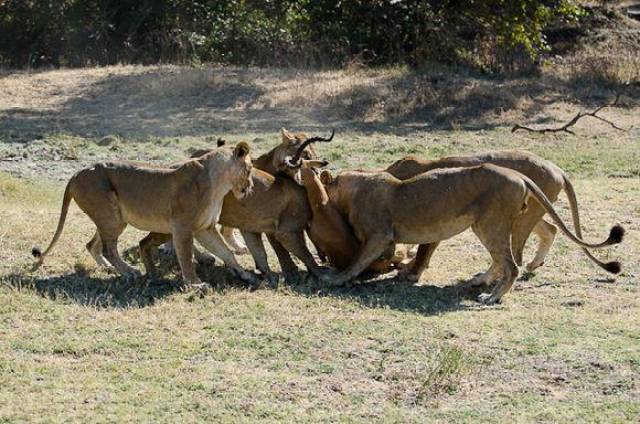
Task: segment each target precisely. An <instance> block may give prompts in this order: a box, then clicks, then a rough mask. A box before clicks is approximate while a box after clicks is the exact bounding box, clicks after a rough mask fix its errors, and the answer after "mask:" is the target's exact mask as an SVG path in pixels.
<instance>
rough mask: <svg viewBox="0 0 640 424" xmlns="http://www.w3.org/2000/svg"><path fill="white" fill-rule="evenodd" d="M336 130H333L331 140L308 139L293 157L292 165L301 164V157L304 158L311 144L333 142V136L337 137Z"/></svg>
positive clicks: (320, 138)
mask: <svg viewBox="0 0 640 424" xmlns="http://www.w3.org/2000/svg"><path fill="white" fill-rule="evenodd" d="M335 133H336V130H335V128H334V129H333V130H331V135H330V136H329V138H323V137H311V138H307V139H306V140H305V141H304V142H303V143H302V144H301V145H300V147H298V151H297V152H296V154H295V155H294V156H293V158H291V163H292V164H293V165H299V164H300V157H301V156H302V152H303V151H304V149H305V148H306V147H307V146H308V145H310V144H311V143H315V142H316V141H323V142H327V143H328V142H329V141H331V140H333V136H334V135H335Z"/></svg>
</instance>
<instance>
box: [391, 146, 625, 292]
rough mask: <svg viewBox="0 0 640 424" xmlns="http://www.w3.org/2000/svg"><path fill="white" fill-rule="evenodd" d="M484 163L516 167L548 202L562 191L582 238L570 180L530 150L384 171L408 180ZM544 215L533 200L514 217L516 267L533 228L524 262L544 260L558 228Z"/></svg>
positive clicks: (401, 163) (422, 253)
mask: <svg viewBox="0 0 640 424" xmlns="http://www.w3.org/2000/svg"><path fill="white" fill-rule="evenodd" d="M483 163H491V164H494V165H498V166H502V167H505V168H509V169H513V170H516V171H518V172H520V173H522V174H523V175H526V176H527V177H529V178H531V180H532V181H533V182H534V183H535V184H536V185H537V186H538V187H539V188H540V189H541V190H542V192H543V193H544V194H545V195H546V196H547V198H548V199H549V200H550V201H551V202H555V201H556V200H557V199H558V194H559V193H560V192H561V191H562V190H564V192H565V193H566V195H567V199H568V201H569V206H570V208H571V216H572V218H573V225H574V229H575V233H576V235H577V236H578V237H580V238H581V237H582V229H581V225H580V214H579V212H578V202H577V199H576V194H575V191H574V189H573V185H572V184H571V181H570V180H569V178H568V177H567V175H566V174H565V173H564V171H563V170H562V169H560V168H559V167H558V166H557V165H555V164H554V163H553V162H551V161H548V160H545V159H542V158H541V157H539V156H536V155H534V154H533V153H529V152H525V151H517V150H512V151H497V152H491V153H481V154H477V155H472V156H452V157H445V158H441V159H437V160H427V159H422V158H419V157H416V156H407V157H405V158H403V159H400V160H398V161H396V162H394V163H393V164H392V165H390V166H389V167H388V168H387V169H386V172H388V173H390V174H391V175H393V176H394V177H396V178H398V179H400V180H407V179H409V178H413V177H415V176H416V175H419V174H422V173H423V172H427V171H431V170H434V169H440V168H458V167H467V166H477V165H481V164H483ZM544 214H545V210H544V208H543V207H542V206H541V205H539V204H538V203H536V202H533V203H532V204H531V205H530V206H529V208H528V209H527V210H526V211H525V212H524V213H523V214H521V215H520V216H518V217H517V218H516V222H515V224H514V227H513V229H512V232H511V234H512V239H511V243H512V247H513V255H514V259H515V261H516V264H518V266H522V262H523V261H522V253H523V250H524V245H525V243H526V241H527V238H528V237H529V235H530V234H531V232H532V231H533V232H534V233H535V234H536V235H537V236H538V248H537V250H536V254H535V257H534V258H533V260H531V262H529V263H528V264H527V265H526V269H527V270H528V271H533V270H534V269H536V268H538V267H539V266H541V265H542V264H543V263H544V259H545V257H546V255H547V253H548V252H549V249H551V245H552V244H553V240H554V239H555V236H556V232H557V228H556V227H555V226H554V225H553V224H551V223H549V222H547V221H545V220H543V219H542V217H543V215H544ZM437 246H438V244H437V243H430V244H428V245H423V246H420V248H419V249H418V254H417V256H416V258H415V259H414V260H413V261H412V262H411V263H410V264H409V265H408V267H407V275H406V276H407V277H408V278H409V279H415V278H417V276H418V275H419V274H421V273H422V270H424V269H425V268H426V267H428V263H429V259H430V258H431V256H432V255H433V252H434V251H435V249H436V247H437ZM583 250H584V252H585V254H586V255H587V256H588V257H589V258H590V259H591V260H592V261H593V262H595V263H596V264H597V265H598V266H600V267H601V268H603V269H605V270H606V271H608V272H612V273H614V274H617V273H619V272H620V268H619V267H617V266H616V265H617V262H609V263H603V262H601V261H599V260H598V259H597V258H595V257H594V256H593V255H592V254H591V253H590V252H589V251H588V250H586V249H583Z"/></svg>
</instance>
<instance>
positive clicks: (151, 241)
mask: <svg viewBox="0 0 640 424" xmlns="http://www.w3.org/2000/svg"><path fill="white" fill-rule="evenodd" d="M170 239H171V235H170V234H159V233H149V234H148V235H147V236H146V237H145V238H143V239H142V240H140V243H139V244H138V245H139V246H140V259H141V260H142V263H143V264H144V268H145V270H146V271H147V274H148V275H149V276H150V277H151V278H155V277H156V276H157V275H156V274H157V272H156V266H155V264H154V263H153V256H154V254H155V253H156V252H157V251H158V246H160V245H161V244H163V243H166V242H167V241H168V240H170Z"/></svg>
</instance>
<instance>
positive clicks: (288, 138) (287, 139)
mask: <svg viewBox="0 0 640 424" xmlns="http://www.w3.org/2000/svg"><path fill="white" fill-rule="evenodd" d="M280 134H282V142H283V143H294V142H295V141H296V138H295V136H294V135H293V134H291V133H290V132H289V131H287V129H286V128H284V127H282V128H281V129H280Z"/></svg>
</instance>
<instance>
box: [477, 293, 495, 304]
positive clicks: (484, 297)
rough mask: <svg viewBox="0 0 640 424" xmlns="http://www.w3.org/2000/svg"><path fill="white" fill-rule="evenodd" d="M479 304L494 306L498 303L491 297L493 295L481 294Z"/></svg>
mask: <svg viewBox="0 0 640 424" xmlns="http://www.w3.org/2000/svg"><path fill="white" fill-rule="evenodd" d="M478 302H480V303H484V304H485V305H493V304H494V303H496V300H495V299H493V298H492V297H491V293H481V294H480V295H479V296H478Z"/></svg>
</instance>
